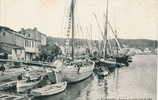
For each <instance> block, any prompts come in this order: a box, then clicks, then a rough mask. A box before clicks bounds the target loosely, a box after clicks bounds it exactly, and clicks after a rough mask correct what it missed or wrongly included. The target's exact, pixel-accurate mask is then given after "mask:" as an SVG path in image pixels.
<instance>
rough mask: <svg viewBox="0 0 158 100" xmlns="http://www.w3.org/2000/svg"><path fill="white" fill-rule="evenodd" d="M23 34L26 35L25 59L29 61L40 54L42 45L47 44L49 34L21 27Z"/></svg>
mask: <svg viewBox="0 0 158 100" xmlns="http://www.w3.org/2000/svg"><path fill="white" fill-rule="evenodd" d="M20 33H21V34H23V35H24V37H25V45H24V49H25V60H27V61H29V60H32V59H34V58H35V57H36V56H38V55H39V53H40V49H41V47H42V46H46V39H47V36H46V35H45V34H43V33H41V32H39V31H38V30H37V28H34V29H30V28H28V29H23V28H22V29H21V31H20Z"/></svg>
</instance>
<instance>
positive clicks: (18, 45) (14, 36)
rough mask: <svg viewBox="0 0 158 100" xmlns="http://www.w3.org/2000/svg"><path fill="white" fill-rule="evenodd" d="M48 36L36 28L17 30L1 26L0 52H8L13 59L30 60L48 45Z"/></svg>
mask: <svg viewBox="0 0 158 100" xmlns="http://www.w3.org/2000/svg"><path fill="white" fill-rule="evenodd" d="M46 40H47V36H46V35H45V34H43V33H41V32H39V31H38V30H37V28H34V29H23V28H22V29H21V30H20V32H16V31H14V30H12V29H10V28H8V27H3V26H0V53H6V54H7V55H8V58H9V59H12V60H27V61H30V60H32V59H33V58H35V57H36V56H38V55H39V53H40V49H41V47H42V46H45V45H46Z"/></svg>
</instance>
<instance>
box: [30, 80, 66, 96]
mask: <svg viewBox="0 0 158 100" xmlns="http://www.w3.org/2000/svg"><path fill="white" fill-rule="evenodd" d="M66 87H67V82H59V83H56V84H50V85H46V86H44V87H42V88H37V89H33V90H32V91H31V94H32V95H33V96H34V97H39V96H49V95H54V94H58V93H60V92H63V91H64V90H65V89H66Z"/></svg>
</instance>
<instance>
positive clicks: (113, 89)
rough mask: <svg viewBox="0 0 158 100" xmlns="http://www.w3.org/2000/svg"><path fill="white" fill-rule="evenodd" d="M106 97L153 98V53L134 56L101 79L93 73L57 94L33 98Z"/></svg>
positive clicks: (102, 99) (98, 99)
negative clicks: (125, 65) (130, 62)
mask: <svg viewBox="0 0 158 100" xmlns="http://www.w3.org/2000/svg"><path fill="white" fill-rule="evenodd" d="M106 98H141V99H142V98H153V100H156V56H143V55H142V56H135V57H134V59H133V63H132V64H131V65H130V66H129V67H123V68H121V69H116V70H115V71H114V72H113V73H112V74H110V75H109V76H108V77H105V78H104V79H99V78H98V77H97V76H96V75H92V77H90V78H88V79H86V80H84V81H81V82H79V83H76V84H71V85H68V87H67V89H66V90H65V91H64V92H62V93H60V94H57V95H53V96H47V97H40V98H35V99H34V100H105V99H106Z"/></svg>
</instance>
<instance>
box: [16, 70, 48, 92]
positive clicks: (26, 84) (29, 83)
mask: <svg viewBox="0 0 158 100" xmlns="http://www.w3.org/2000/svg"><path fill="white" fill-rule="evenodd" d="M45 73H46V72H45V71H39V70H27V71H25V72H24V73H22V74H21V75H19V77H18V81H17V84H16V89H17V92H18V93H23V92H27V91H28V90H30V89H32V88H34V87H35V86H36V85H37V84H39V83H40V82H41V80H42V78H43V76H44V75H45Z"/></svg>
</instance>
